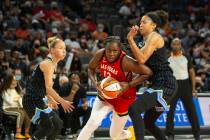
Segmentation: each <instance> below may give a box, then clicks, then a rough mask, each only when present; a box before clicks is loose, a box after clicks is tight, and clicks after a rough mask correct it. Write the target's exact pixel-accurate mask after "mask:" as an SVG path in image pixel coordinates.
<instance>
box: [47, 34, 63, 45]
mask: <svg viewBox="0 0 210 140" xmlns="http://www.w3.org/2000/svg"><path fill="white" fill-rule="evenodd" d="M58 41H60V39H59V38H58V37H56V36H53V37H49V38H48V39H47V46H48V48H54V47H55V44H56V43H57V42H58Z"/></svg>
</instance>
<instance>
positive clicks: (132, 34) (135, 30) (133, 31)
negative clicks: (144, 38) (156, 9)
mask: <svg viewBox="0 0 210 140" xmlns="http://www.w3.org/2000/svg"><path fill="white" fill-rule="evenodd" d="M138 31H139V26H137V25H135V26H132V27H131V29H130V31H129V32H128V34H127V39H128V40H129V39H131V38H134V37H135V36H136V35H137V33H138Z"/></svg>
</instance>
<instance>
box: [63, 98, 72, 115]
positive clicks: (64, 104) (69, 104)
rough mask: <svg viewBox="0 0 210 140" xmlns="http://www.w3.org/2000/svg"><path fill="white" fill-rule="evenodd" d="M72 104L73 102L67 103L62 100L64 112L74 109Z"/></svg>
mask: <svg viewBox="0 0 210 140" xmlns="http://www.w3.org/2000/svg"><path fill="white" fill-rule="evenodd" d="M72 104H73V102H69V101H66V100H64V99H63V101H62V102H61V106H62V108H63V110H64V112H71V111H72V110H73V109H74V106H73V105H72Z"/></svg>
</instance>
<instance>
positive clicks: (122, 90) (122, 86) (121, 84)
mask: <svg viewBox="0 0 210 140" xmlns="http://www.w3.org/2000/svg"><path fill="white" fill-rule="evenodd" d="M120 86H121V90H120V94H118V96H117V97H119V96H121V95H122V94H123V93H124V92H125V91H126V90H128V88H129V84H128V82H120Z"/></svg>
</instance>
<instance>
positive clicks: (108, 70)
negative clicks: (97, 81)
mask: <svg viewBox="0 0 210 140" xmlns="http://www.w3.org/2000/svg"><path fill="white" fill-rule="evenodd" d="M125 55H126V54H125V52H123V51H122V52H121V54H120V56H119V57H118V59H117V60H116V61H114V62H112V63H110V62H108V60H107V59H106V57H105V55H104V56H103V57H102V59H101V60H100V63H99V64H100V67H99V69H100V76H101V77H102V78H106V77H108V76H110V77H113V78H115V79H116V80H118V81H119V82H130V81H132V72H126V73H125V72H124V71H123V69H122V66H121V65H122V64H121V63H122V59H123V57H124V56H125ZM135 99H136V88H129V89H128V90H126V91H125V92H124V93H123V94H122V95H121V96H119V97H118V98H115V99H106V101H107V102H109V103H110V104H112V105H113V106H114V109H115V111H116V112H117V113H118V114H122V115H123V114H126V113H127V110H128V106H129V105H130V104H131V103H133V101H134V100H135Z"/></svg>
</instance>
